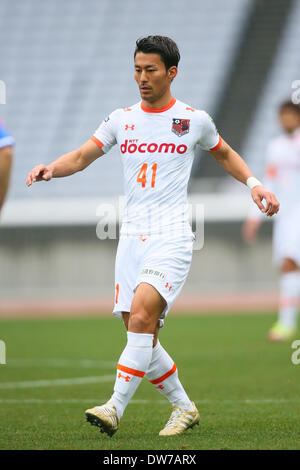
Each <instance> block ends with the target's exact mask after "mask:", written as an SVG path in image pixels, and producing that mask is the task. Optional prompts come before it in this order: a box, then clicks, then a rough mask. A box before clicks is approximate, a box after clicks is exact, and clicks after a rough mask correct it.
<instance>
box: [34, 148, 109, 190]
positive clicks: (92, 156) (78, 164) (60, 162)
mask: <svg viewBox="0 0 300 470" xmlns="http://www.w3.org/2000/svg"><path fill="white" fill-rule="evenodd" d="M102 155H104V152H103V150H102V149H101V148H100V147H98V145H97V144H95V143H94V142H93V141H92V140H88V141H87V142H85V143H84V144H83V145H82V146H81V147H79V148H78V149H76V150H74V151H73V152H69V153H66V154H65V155H62V156H61V157H59V158H58V159H57V160H55V161H54V162H52V163H50V164H49V165H47V166H46V165H43V164H41V165H37V166H35V167H34V168H33V169H32V170H31V171H30V172H29V173H28V175H27V177H26V184H27V186H31V185H32V183H35V182H37V181H49V180H51V178H61V177H64V176H70V175H73V174H74V173H77V172H78V171H82V170H84V169H85V168H86V167H87V166H88V165H90V164H91V163H92V162H93V161H95V160H96V159H97V158H99V157H101V156H102Z"/></svg>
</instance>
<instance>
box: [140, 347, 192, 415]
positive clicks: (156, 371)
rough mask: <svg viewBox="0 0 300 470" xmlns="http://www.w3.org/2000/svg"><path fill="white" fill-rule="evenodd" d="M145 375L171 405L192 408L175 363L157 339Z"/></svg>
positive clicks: (185, 408)
mask: <svg viewBox="0 0 300 470" xmlns="http://www.w3.org/2000/svg"><path fill="white" fill-rule="evenodd" d="M145 376H146V377H147V379H148V380H150V382H151V383H152V384H153V385H154V386H155V388H156V389H157V390H158V391H159V392H160V393H161V394H162V395H164V396H165V397H166V398H167V399H168V400H169V401H170V402H171V404H172V405H173V406H179V407H180V408H182V409H184V410H192V409H193V405H192V402H191V400H190V399H189V397H188V396H187V394H186V392H185V390H184V388H183V386H182V385H181V383H180V381H179V378H178V371H177V368H176V364H175V363H174V361H173V360H172V359H171V357H170V356H169V354H168V353H167V351H165V349H164V348H163V347H162V345H161V344H160V342H159V340H157V344H156V346H155V347H154V348H153V352H152V358H151V362H150V364H149V367H148V369H147V373H146V375H145Z"/></svg>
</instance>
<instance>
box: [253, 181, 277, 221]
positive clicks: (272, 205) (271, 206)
mask: <svg viewBox="0 0 300 470" xmlns="http://www.w3.org/2000/svg"><path fill="white" fill-rule="evenodd" d="M251 195H252V199H253V201H254V202H255V204H256V205H257V206H258V207H259V209H260V210H261V212H263V213H264V214H266V215H267V216H268V217H271V216H272V215H274V214H277V212H278V211H279V202H278V201H277V198H276V196H275V194H273V193H271V191H268V190H267V189H266V188H264V187H263V186H254V188H252V190H251ZM263 199H264V200H265V201H266V206H264V205H263V203H262V200H263Z"/></svg>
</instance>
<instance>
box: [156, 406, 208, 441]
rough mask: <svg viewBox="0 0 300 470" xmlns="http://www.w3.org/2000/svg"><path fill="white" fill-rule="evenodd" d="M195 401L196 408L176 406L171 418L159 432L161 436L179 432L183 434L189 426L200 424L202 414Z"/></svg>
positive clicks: (173, 434)
mask: <svg viewBox="0 0 300 470" xmlns="http://www.w3.org/2000/svg"><path fill="white" fill-rule="evenodd" d="M192 403H193V407H194V409H193V410H192V411H190V410H182V409H181V408H179V407H178V406H174V408H173V411H172V413H171V416H170V419H169V421H168V422H167V424H166V425H165V427H164V429H162V430H161V431H160V433H159V435H160V436H175V435H177V434H183V433H184V431H186V430H187V429H189V428H193V427H194V426H195V424H199V421H200V414H199V411H198V410H197V408H196V406H195V403H194V402H192Z"/></svg>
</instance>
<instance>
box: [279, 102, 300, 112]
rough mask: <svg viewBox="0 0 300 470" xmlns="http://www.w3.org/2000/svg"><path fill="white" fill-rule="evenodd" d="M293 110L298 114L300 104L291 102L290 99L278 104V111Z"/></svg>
mask: <svg viewBox="0 0 300 470" xmlns="http://www.w3.org/2000/svg"><path fill="white" fill-rule="evenodd" d="M287 110H288V111H294V112H295V113H297V114H299V116H300V106H299V105H298V104H296V103H293V102H292V101H290V100H288V101H284V102H283V103H281V105H280V106H279V113H282V112H283V111H287Z"/></svg>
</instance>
